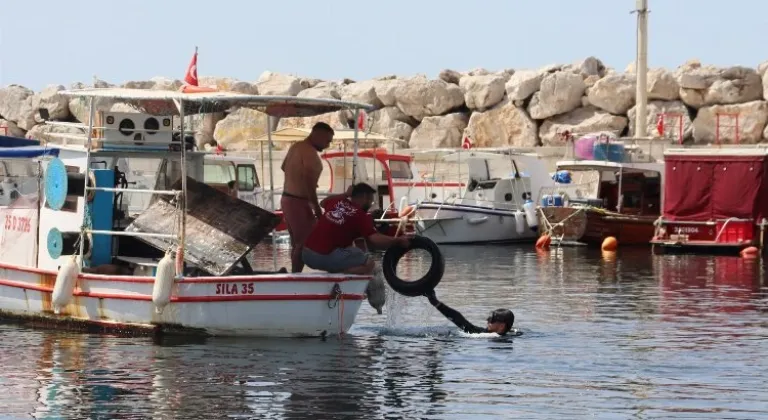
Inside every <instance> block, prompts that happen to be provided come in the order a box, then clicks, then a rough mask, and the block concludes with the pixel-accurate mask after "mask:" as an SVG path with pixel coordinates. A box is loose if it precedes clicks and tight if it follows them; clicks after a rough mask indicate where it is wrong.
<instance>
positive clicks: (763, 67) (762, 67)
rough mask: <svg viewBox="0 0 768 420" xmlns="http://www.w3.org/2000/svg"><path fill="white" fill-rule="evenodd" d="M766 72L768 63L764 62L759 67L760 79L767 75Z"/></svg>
mask: <svg viewBox="0 0 768 420" xmlns="http://www.w3.org/2000/svg"><path fill="white" fill-rule="evenodd" d="M766 70H768V61H763V62H762V63H760V65H758V66H757V74H758V75H759V76H760V77H763V76H764V75H765V72H766Z"/></svg>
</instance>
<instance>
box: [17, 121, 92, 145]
mask: <svg viewBox="0 0 768 420" xmlns="http://www.w3.org/2000/svg"><path fill="white" fill-rule="evenodd" d="M85 131H86V130H83V129H79V128H74V127H65V126H56V125H46V124H38V125H36V126H34V127H32V128H31V129H30V130H29V131H27V134H26V137H27V138H29V139H33V140H37V141H39V142H41V143H53V144H63V143H64V140H66V142H67V143H69V144H73V143H74V144H77V143H78V141H77V140H75V139H72V138H67V139H64V138H62V137H59V136H56V134H68V135H75V136H79V137H80V138H82V144H85V139H86V138H87V136H86V133H85Z"/></svg>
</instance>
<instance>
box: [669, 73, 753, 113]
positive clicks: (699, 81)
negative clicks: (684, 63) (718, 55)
mask: <svg viewBox="0 0 768 420" xmlns="http://www.w3.org/2000/svg"><path fill="white" fill-rule="evenodd" d="M677 73H678V81H679V83H680V98H681V99H682V100H683V102H684V103H685V104H686V105H688V106H691V107H694V108H701V107H703V106H708V105H718V104H735V103H744V102H750V101H755V100H759V99H762V98H763V83H762V80H761V78H760V76H759V75H758V73H757V72H756V71H755V70H754V69H750V68H748V67H741V66H735V67H729V68H726V69H717V68H715V67H712V66H708V67H698V68H697V67H695V66H691V67H689V69H684V70H680V69H678V72H677Z"/></svg>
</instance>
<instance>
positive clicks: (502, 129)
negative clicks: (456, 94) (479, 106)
mask: <svg viewBox="0 0 768 420" xmlns="http://www.w3.org/2000/svg"><path fill="white" fill-rule="evenodd" d="M467 131H468V132H469V133H470V135H471V137H472V141H473V144H474V146H475V147H504V146H514V147H534V146H537V145H538V144H539V136H538V127H537V125H536V122H535V121H533V119H531V117H530V116H529V115H528V113H527V112H526V111H525V109H524V108H522V107H519V106H517V105H515V104H514V103H513V102H512V101H510V100H509V99H505V100H504V101H502V102H501V103H500V104H498V105H496V106H495V107H493V108H492V109H489V110H488V111H485V112H473V113H472V116H471V117H470V118H469V126H468V129H467Z"/></svg>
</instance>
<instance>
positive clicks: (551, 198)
mask: <svg viewBox="0 0 768 420" xmlns="http://www.w3.org/2000/svg"><path fill="white" fill-rule="evenodd" d="M562 206H563V196H562V195H560V194H554V195H551V194H546V195H544V196H543V197H541V207H562Z"/></svg>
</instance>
